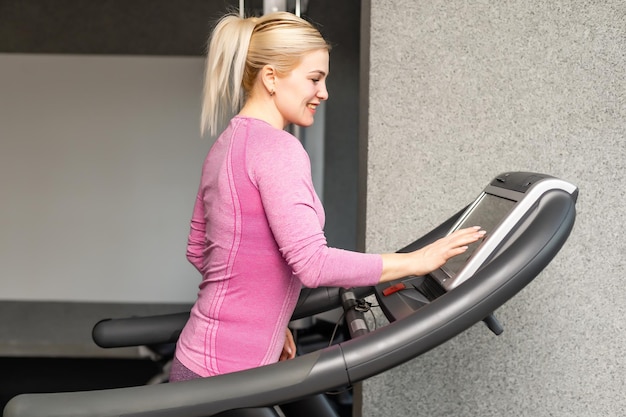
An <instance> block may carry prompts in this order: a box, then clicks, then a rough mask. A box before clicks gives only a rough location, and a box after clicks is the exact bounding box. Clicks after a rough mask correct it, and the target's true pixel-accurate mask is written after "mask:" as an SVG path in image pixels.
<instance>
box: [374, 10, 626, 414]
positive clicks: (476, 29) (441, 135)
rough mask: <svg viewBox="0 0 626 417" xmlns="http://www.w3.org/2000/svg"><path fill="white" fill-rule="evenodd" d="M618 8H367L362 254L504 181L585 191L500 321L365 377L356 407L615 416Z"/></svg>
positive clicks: (619, 242)
mask: <svg viewBox="0 0 626 417" xmlns="http://www.w3.org/2000/svg"><path fill="white" fill-rule="evenodd" d="M625 22H626V5H625V4H624V2H622V1H621V0H608V1H575V0H569V1H559V2H539V1H530V2H529V1H511V2H466V1H456V0H453V1H447V0H446V1H444V0H435V1H413V0H393V1H392V0H374V1H372V2H371V22H370V24H371V27H370V30H369V32H368V34H369V36H370V48H369V52H370V65H371V66H370V68H369V83H368V87H369V103H368V105H369V110H368V112H367V113H368V117H369V121H368V126H367V127H368V130H369V134H368V137H367V139H368V140H367V144H368V147H369V152H368V164H367V183H368V184H367V221H366V226H367V229H366V236H365V237H366V246H367V250H368V251H369V252H380V251H390V250H395V249H398V248H400V247H402V246H404V245H405V244H407V243H409V242H411V241H412V240H413V239H415V238H416V237H419V236H421V234H423V233H424V232H426V231H428V230H430V228H432V227H433V226H435V225H437V224H439V223H440V222H441V221H443V220H445V219H446V218H447V217H449V216H450V215H451V214H453V213H454V212H455V211H456V210H457V209H460V208H461V207H463V206H464V205H465V204H467V203H469V202H470V201H471V200H472V199H473V198H474V197H475V196H476V195H477V194H478V193H479V192H480V191H481V189H482V188H483V187H484V186H485V185H486V184H487V182H488V181H489V180H490V179H491V178H493V177H494V176H495V175H497V174H498V173H500V172H502V171H515V170H529V171H538V172H543V173H548V174H552V175H555V176H558V177H561V178H563V179H566V180H569V181H571V182H573V183H575V184H577V185H578V186H579V187H580V190H581V194H580V198H579V202H578V206H577V208H578V218H577V223H576V225H575V228H574V231H573V233H572V235H571V237H570V239H569V240H568V242H567V243H566V245H565V247H564V248H563V250H562V251H561V252H560V253H559V255H558V256H557V257H556V258H555V260H554V261H553V262H552V263H551V264H550V265H549V266H548V268H547V269H546V270H544V271H543V272H542V273H541V274H540V276H539V277H538V278H537V279H536V280H535V281H534V282H533V283H532V284H531V285H529V286H528V287H527V288H526V289H524V290H523V291H522V292H521V293H520V294H518V296H516V297H515V298H513V299H512V300H511V301H509V302H508V303H507V304H506V305H504V306H503V307H502V308H501V309H499V311H497V316H498V318H499V319H500V321H501V322H502V323H503V324H504V327H505V332H504V334H502V335H501V336H499V337H495V336H494V335H492V334H491V333H490V332H489V331H488V330H487V329H486V328H485V327H484V326H483V325H482V324H478V325H476V326H474V327H472V328H471V329H469V330H468V331H467V332H465V333H463V334H461V335H460V336H458V337H456V338H454V339H453V340H451V341H449V342H447V343H446V344H444V345H442V346H440V347H438V348H437V349H435V350H433V351H431V352H429V353H427V354H425V355H423V356H421V357H419V358H416V359H415V360H413V361H411V362H410V363H408V364H405V365H403V366H400V367H398V368H396V369H394V370H392V371H390V372H387V373H385V374H383V375H380V376H378V377H376V378H372V379H370V380H368V381H366V382H365V383H364V387H363V390H364V394H363V397H364V399H363V401H364V406H363V415H364V416H368V417H374V416H394V417H401V416H416V415H428V416H452V415H455V416H533V417H536V416H577V417H580V416H594V417H596V416H621V415H623V413H624V409H626V396H624V392H626V383H625V378H624V375H626V351H625V350H624V346H625V345H626V331H625V330H626V329H625V325H624V316H625V313H626V308H625V307H624V306H625V305H626V289H625V288H624V272H625V267H624V265H625V263H626V262H625V261H626V256H625V255H624V249H626V244H624V243H623V237H622V234H623V233H622V229H623V227H622V226H623V224H624V222H625V221H626V186H625V185H624V182H625V178H624V177H625V174H624V173H625V172H626V102H625V101H626V94H625V82H626V74H625V72H624V68H625V67H626V23H625Z"/></svg>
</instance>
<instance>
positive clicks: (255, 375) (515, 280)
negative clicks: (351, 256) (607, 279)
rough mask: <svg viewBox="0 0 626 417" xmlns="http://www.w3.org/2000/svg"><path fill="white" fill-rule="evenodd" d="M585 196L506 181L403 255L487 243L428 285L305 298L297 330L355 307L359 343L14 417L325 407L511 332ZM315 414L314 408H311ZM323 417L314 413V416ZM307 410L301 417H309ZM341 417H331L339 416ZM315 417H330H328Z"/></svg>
mask: <svg viewBox="0 0 626 417" xmlns="http://www.w3.org/2000/svg"><path fill="white" fill-rule="evenodd" d="M577 197H578V188H577V187H576V186H575V185H573V184H571V183H569V182H567V181H564V180H561V179H558V178H555V177H552V176H549V175H545V174H539V173H533V172H506V173H502V174H500V175H498V176H496V177H495V178H494V179H493V180H492V181H491V182H490V183H489V184H488V185H487V186H486V187H485V188H484V189H483V190H482V192H481V193H480V194H479V195H478V197H477V198H476V199H475V200H474V201H473V202H471V203H470V204H469V205H468V206H467V207H465V208H464V209H462V210H460V211H459V212H458V213H456V214H455V215H453V216H452V217H450V218H449V219H448V220H447V221H445V222H444V223H442V224H441V225H439V226H438V227H436V228H435V229H433V230H432V231H431V232H429V233H427V234H426V235H424V236H422V237H421V238H419V239H417V240H416V241H414V242H413V243H411V244H410V245H408V246H406V247H405V248H403V249H401V250H399V251H398V252H409V251H413V250H416V249H419V248H421V247H423V246H426V245H428V244H429V243H432V242H434V241H435V240H437V239H439V238H440V237H443V236H445V235H447V234H449V233H452V232H453V231H454V230H456V229H458V228H462V227H465V226H470V225H479V226H482V227H483V228H484V229H485V230H487V235H486V236H485V237H484V238H483V239H481V240H480V241H479V242H477V243H475V244H472V245H470V247H469V248H468V250H467V251H466V252H465V253H464V254H462V255H460V256H459V257H456V258H452V259H451V260H449V261H448V262H447V263H446V264H445V265H444V266H442V267H441V268H440V269H438V270H436V271H433V272H432V273H431V274H428V275H426V276H410V277H404V278H402V279H399V280H396V281H393V282H389V283H383V284H380V285H378V286H376V287H362V288H352V289H339V288H328V287H323V288H316V289H303V291H302V293H301V295H300V299H299V301H298V306H297V308H296V311H295V312H294V315H293V317H292V318H293V319H299V318H304V317H309V316H312V315H315V314H318V313H321V312H324V311H328V310H332V309H335V308H337V307H338V306H341V307H343V309H344V312H345V313H344V314H345V324H346V326H347V327H348V329H349V330H350V334H351V337H350V339H349V340H345V341H342V342H340V343H337V344H335V345H331V346H329V347H326V348H324V349H320V350H317V351H314V352H311V353H307V354H304V355H302V356H297V357H296V358H294V359H291V360H288V361H284V362H278V363H275V364H271V365H267V366H262V367H259V368H255V369H250V370H246V371H241V372H235V373H231V374H225V375H219V376H215V377H211V378H203V379H196V380H192V381H185V382H179V383H176V384H167V383H165V384H158V385H147V386H138V387H131V388H118V389H107V390H97V391H86V392H70V393H49V394H22V395H18V396H17V397H14V398H13V399H11V400H10V401H9V403H8V404H7V406H6V407H5V409H4V413H3V416H4V417H78V416H80V417H86V416H89V417H113V416H116V417H121V416H124V417H147V416H154V417H192V416H193V417H208V416H215V415H220V416H229V417H246V416H270V415H277V414H272V413H273V410H274V409H273V408H272V407H273V406H276V405H279V406H281V407H283V406H285V407H286V408H289V407H288V406H289V404H298V403H297V401H305V402H306V401H307V399H311V398H316V396H317V394H320V393H324V392H328V391H332V390H335V389H337V388H342V387H346V386H348V387H349V386H351V385H353V384H355V383H357V382H360V381H363V380H365V379H367V378H370V377H372V376H374V375H377V374H379V373H382V372H385V371H386V370H389V369H391V368H393V367H395V366H398V365H400V364H402V363H404V362H407V361H409V360H411V359H413V358H415V357H417V356H419V355H421V354H423V353H425V352H427V351H429V350H431V349H433V348H435V347H437V346H438V345H440V344H442V343H444V342H445V341H447V340H449V339H451V338H453V337H454V336H456V335H458V334H459V333H461V332H463V331H465V330H466V329H468V328H469V327H471V326H473V325H474V324H476V323H478V322H480V321H484V322H485V323H486V324H487V326H488V327H489V328H490V329H491V330H492V331H493V332H494V333H495V334H500V333H501V332H502V331H503V328H502V326H501V325H500V323H499V322H498V321H497V320H496V318H495V317H494V316H493V314H492V313H493V312H494V311H495V310H496V309H497V308H498V307H500V306H501V305H503V304H504V303H505V302H506V301H508V300H509V299H510V298H511V297H513V296H514V295H515V294H517V293H518V292H519V291H520V290H521V289H523V288H524V287H525V286H526V285H528V284H529V283H530V282H531V281H532V280H533V279H534V278H535V277H536V276H537V275H538V274H539V273H540V272H541V271H542V270H543V269H544V268H545V267H546V266H547V265H548V264H549V262H550V261H551V260H552V259H553V258H554V256H555V255H556V254H557V253H558V252H559V250H560V249H561V247H562V246H563V244H564V243H565V241H566V240H567V238H568V237H569V235H570V232H571V230H572V228H573V226H574V222H575V217H576V209H575V205H576V200H577ZM372 294H374V295H375V297H376V299H377V301H378V303H379V305H380V306H381V309H382V311H383V313H384V314H385V316H386V317H387V319H388V320H389V322H390V323H389V324H388V325H386V326H383V327H380V328H377V329H375V330H372V331H370V330H369V328H368V325H367V322H366V320H365V318H364V316H363V309H362V308H361V307H362V306H363V303H364V301H363V299H364V298H365V297H367V296H369V295H372ZM188 316H189V313H188V312H184V313H180V314H168V315H162V316H151V317H139V318H128V319H118V320H103V321H101V322H99V323H98V324H97V325H96V326H95V327H94V330H93V338H94V341H96V343H97V344H99V345H100V346H102V347H118V346H137V345H155V344H164V343H173V342H175V341H176V340H177V338H178V335H179V334H180V331H181V330H182V327H183V326H184V324H185V322H186V320H187V318H188ZM304 407H305V408H306V407H307V406H304ZM312 409H313V408H311V409H310V410H312ZM305 411H306V410H304V408H299V414H298V415H301V416H305V415H307V414H306V413H305ZM329 413H330V411H329ZM310 415H317V416H326V415H332V414H327V413H325V412H323V411H320V410H317V411H315V412H313V411H311V414H310Z"/></svg>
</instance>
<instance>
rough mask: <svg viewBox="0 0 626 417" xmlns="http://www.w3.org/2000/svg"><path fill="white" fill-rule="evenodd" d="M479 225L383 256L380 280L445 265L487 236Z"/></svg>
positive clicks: (423, 272) (392, 278)
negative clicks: (428, 243)
mask: <svg viewBox="0 0 626 417" xmlns="http://www.w3.org/2000/svg"><path fill="white" fill-rule="evenodd" d="M485 233H486V232H485V231H484V230H481V228H480V227H479V226H476V227H469V228H467V229H461V230H457V231H456V232H454V233H452V234H450V235H448V236H446V237H443V238H441V239H439V240H437V241H435V242H433V243H431V244H430V245H427V246H424V247H423V248H421V249H418V250H416V251H414V252H410V253H389V254H385V255H382V257H383V273H382V276H381V278H380V282H385V281H393V280H394V279H398V278H402V277H406V276H409V275H417V276H421V275H426V274H428V273H429V272H432V271H434V270H435V269H437V268H440V267H441V266H443V264H445V263H446V261H447V260H448V259H450V258H452V257H454V256H457V255H460V254H462V253H463V252H465V251H466V250H467V245H469V244H471V243H474V242H476V241H477V240H478V239H481V238H483V237H484V236H485Z"/></svg>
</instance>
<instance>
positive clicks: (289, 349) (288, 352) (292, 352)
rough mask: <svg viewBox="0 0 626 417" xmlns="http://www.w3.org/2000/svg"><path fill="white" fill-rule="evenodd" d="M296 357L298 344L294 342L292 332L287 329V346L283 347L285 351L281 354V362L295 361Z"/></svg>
mask: <svg viewBox="0 0 626 417" xmlns="http://www.w3.org/2000/svg"><path fill="white" fill-rule="evenodd" d="M295 357H296V342H294V340H293V335H292V334H291V330H289V329H287V333H286V335H285V345H284V346H283V351H282V352H281V354H280V358H278V360H279V361H286V360H288V359H293V358H295Z"/></svg>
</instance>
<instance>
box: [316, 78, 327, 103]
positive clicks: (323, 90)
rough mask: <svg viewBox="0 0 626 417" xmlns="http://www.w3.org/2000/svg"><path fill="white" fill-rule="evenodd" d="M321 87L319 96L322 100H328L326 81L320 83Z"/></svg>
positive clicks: (318, 92)
mask: <svg viewBox="0 0 626 417" xmlns="http://www.w3.org/2000/svg"><path fill="white" fill-rule="evenodd" d="M318 86H319V89H318V90H317V98H319V99H320V100H328V90H327V89H326V82H322V83H319V84H318Z"/></svg>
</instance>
